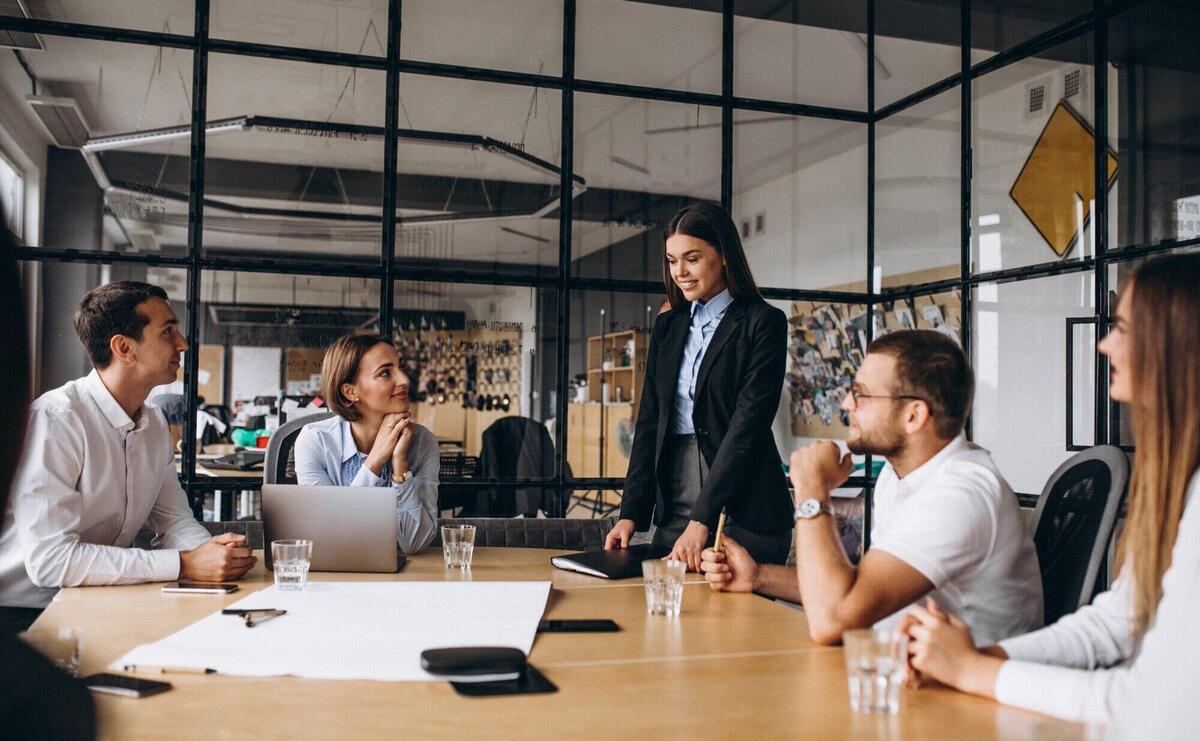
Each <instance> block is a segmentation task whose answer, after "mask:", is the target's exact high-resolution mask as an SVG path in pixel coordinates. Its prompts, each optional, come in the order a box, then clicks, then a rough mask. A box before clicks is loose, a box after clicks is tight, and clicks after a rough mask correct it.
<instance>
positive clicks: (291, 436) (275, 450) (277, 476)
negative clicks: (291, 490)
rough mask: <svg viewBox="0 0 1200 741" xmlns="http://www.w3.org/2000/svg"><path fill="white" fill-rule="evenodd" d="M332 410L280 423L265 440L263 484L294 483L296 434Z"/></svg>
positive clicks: (331, 413) (326, 415)
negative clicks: (268, 438) (265, 452)
mask: <svg viewBox="0 0 1200 741" xmlns="http://www.w3.org/2000/svg"><path fill="white" fill-rule="evenodd" d="M332 416H333V412H322V413H320V414H310V415H308V416H307V417H301V418H299V419H294V420H292V421H291V422H288V423H286V424H284V425H280V427H279V429H278V430H275V434H273V435H271V439H270V440H269V441H268V442H267V458H266V461H265V463H264V464H263V483H264V484H294V483H296V455H295V452H294V449H295V447H296V436H297V435H299V434H300V430H301V429H302V428H303V427H304V425H306V424H308V423H309V422H319V421H320V420H322V419H329V418H330V417H332Z"/></svg>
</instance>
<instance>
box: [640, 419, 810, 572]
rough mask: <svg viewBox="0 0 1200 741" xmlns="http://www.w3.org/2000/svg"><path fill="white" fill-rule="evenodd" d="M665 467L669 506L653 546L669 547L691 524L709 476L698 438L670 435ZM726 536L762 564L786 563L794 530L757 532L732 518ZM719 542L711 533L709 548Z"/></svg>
mask: <svg viewBox="0 0 1200 741" xmlns="http://www.w3.org/2000/svg"><path fill="white" fill-rule="evenodd" d="M662 466H663V468H664V469H665V473H666V475H665V478H666V484H667V486H668V488H669V491H670V503H669V504H668V505H667V512H666V514H665V516H664V517H663V520H662V524H661V525H659V526H658V529H657V530H655V531H654V540H653V542H654V544H655V545H661V546H666V547H668V548H670V547H671V546H673V545H675V541H676V540H677V539H678V538H679V536H680V535H682V534H683V531H684V530H685V529H686V528H687V526H688V522H690V521H691V513H692V506H693V505H695V503H696V497H698V496H700V489H701V487H703V486H704V479H705V478H706V477H707V476H708V464H707V463H706V462H705V460H704V456H703V455H701V454H700V448H699V446H698V445H697V444H696V436H695V435H668V436H667V438H666V440H665V441H664V447H663V459H662ZM725 533H726V534H727V535H729V536H730V537H732V538H733V539H734V540H735V541H737V542H738V544H739V545H741V546H742V547H743V548H745V549H746V550H747V551H749V552H750V555H751V556H752V557H753V558H754V560H755V561H757V562H759V563H773V564H784V563H787V557H788V551H789V550H790V549H791V547H792V531H791V528H789V529H787V530H784V531H782V532H778V533H758V532H754V531H753V530H747V529H746V528H744V527H742V526H740V525H738V524H737V523H736V522H734V521H733V518H727V519H726V521H725ZM715 539H716V532H712V533H709V536H708V541H709V542H708V545H710V546H711V545H712V544H713V541H714V540H715Z"/></svg>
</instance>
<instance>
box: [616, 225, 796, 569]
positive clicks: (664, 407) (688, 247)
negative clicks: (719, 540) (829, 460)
mask: <svg viewBox="0 0 1200 741" xmlns="http://www.w3.org/2000/svg"><path fill="white" fill-rule="evenodd" d="M663 284H664V286H665V288H666V292H667V298H668V300H669V301H670V303H671V310H670V311H664V312H662V313H661V314H659V316H658V318H657V319H656V320H655V322H654V330H653V333H652V334H651V337H650V349H649V352H648V353H647V354H646V375H645V379H644V381H643V386H642V395H641V400H640V404H639V409H638V418H637V424H636V426H635V428H634V437H633V450H632V451H631V454H630V457H629V470H628V473H627V474H626V476H625V490H624V494H623V496H622V501H621V518H620V520H619V521H618V522H617V524H616V526H615V527H614V528H613V529H612V531H611V532H610V533H609V535H608V537H607V538H606V539H605V543H604V545H605V548H614V547H626V546H627V545H628V544H629V541H630V538H631V537H632V536H633V534H634V532H635V531H639V530H646V529H648V528H649V527H650V525H651V524H652V523H653V524H654V525H656V526H657V528H656V529H655V533H654V543H655V544H656V545H659V546H662V547H663V548H664V549H669V550H670V554H669V555H670V557H671V558H675V559H679V560H682V561H686V562H687V565H688V567H689V568H690V569H693V570H696V571H698V570H699V568H700V552H701V551H702V550H703V549H704V548H705V547H706V546H707V545H710V544H711V541H712V538H713V536H714V535H715V531H716V527H717V523H718V520H719V519H720V515H721V513H722V511H725V512H726V513H727V514H728V516H729V524H728V526H727V528H726V530H727V532H728V533H729V534H730V535H731V536H733V538H734V539H736V541H737V542H738V543H739V544H741V545H742V546H743V547H745V548H746V550H748V551H750V554H751V555H752V556H753V557H754V559H755V560H756V561H759V562H760V563H775V564H782V563H784V561H785V560H786V559H787V554H788V550H789V548H790V546H791V540H792V502H791V497H790V496H789V495H788V486H787V480H786V479H785V478H784V475H783V466H782V463H781V460H780V457H779V449H778V448H777V447H776V446H775V437H774V435H773V434H772V432H771V423H772V421H773V420H774V419H775V413H776V411H777V410H778V409H779V398H780V395H781V394H782V392H783V373H784V366H785V364H786V355H787V327H788V322H787V316H786V315H785V314H784V313H783V312H782V311H780V310H779V309H777V308H775V307H773V306H771V305H769V304H768V303H767V302H765V301H763V298H762V296H761V294H760V293H759V291H758V286H757V285H756V284H755V283H754V276H753V275H751V273H750V266H749V265H748V264H747V262H746V254H745V252H744V251H743V250H742V242H741V239H740V238H739V237H738V232H737V227H736V226H734V223H733V220H732V219H730V218H729V214H727V213H726V212H725V210H724V209H722V208H721V207H720V206H716V205H714V204H711V203H696V204H693V205H691V206H688V207H686V208H684V209H682V210H680V211H679V212H678V213H676V214H675V215H674V216H673V217H672V218H671V222H670V224H669V225H668V226H667V230H666V235H665V252H664V255H663Z"/></svg>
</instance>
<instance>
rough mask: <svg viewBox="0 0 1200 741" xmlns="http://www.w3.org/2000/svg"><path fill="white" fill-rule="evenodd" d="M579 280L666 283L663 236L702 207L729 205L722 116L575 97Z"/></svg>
mask: <svg viewBox="0 0 1200 741" xmlns="http://www.w3.org/2000/svg"><path fill="white" fill-rule="evenodd" d="M575 174H576V175H578V176H580V177H582V178H583V179H584V181H585V182H586V184H587V192H586V193H584V194H583V195H581V196H578V197H577V198H576V199H575V210H574V214H573V218H574V223H573V224H572V238H571V240H572V241H571V253H572V258H573V264H572V267H571V271H572V273H573V274H574V275H576V276H579V277H588V278H626V279H631V280H651V281H660V280H662V259H663V258H662V249H663V246H662V230H663V229H664V228H665V227H666V225H667V222H668V221H669V220H670V218H671V215H672V214H674V213H675V212H676V211H678V210H679V209H680V208H682V207H684V206H686V205H687V204H688V203H691V202H693V201H696V200H709V201H719V200H720V198H721V111H720V109H719V108H712V107H708V106H695V105H686V104H682V103H663V102H659V101H651V100H634V99H631V98H620V97H614V96H608V95H588V94H578V95H576V96H575Z"/></svg>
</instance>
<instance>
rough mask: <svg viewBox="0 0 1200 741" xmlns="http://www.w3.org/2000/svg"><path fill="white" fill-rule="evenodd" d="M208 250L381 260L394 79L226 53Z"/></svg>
mask: <svg viewBox="0 0 1200 741" xmlns="http://www.w3.org/2000/svg"><path fill="white" fill-rule="evenodd" d="M208 72H209V81H208V90H209V95H208V120H209V126H208V132H207V141H206V145H205V147H206V156H207V161H206V163H205V193H204V195H205V198H206V199H208V202H207V204H206V207H205V211H204V251H205V254H207V255H209V256H226V257H229V256H250V257H260V258H271V259H276V260H278V259H319V258H323V257H331V256H334V255H336V256H337V259H338V260H339V261H354V262H362V263H369V264H378V263H379V261H380V254H379V250H380V243H381V239H382V222H381V218H382V217H381V214H382V202H383V177H382V166H383V123H384V110H383V109H384V99H385V98H386V95H385V94H384V93H385V91H384V87H385V80H386V74H385V73H384V72H383V71H380V70H356V69H349V68H345V67H333V66H327V65H319V64H302V63H298V62H288V61H279V60H274V59H259V58H245V57H235V56H229V55H225V54H214V55H212V57H211V58H210V60H209V64H208Z"/></svg>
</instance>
